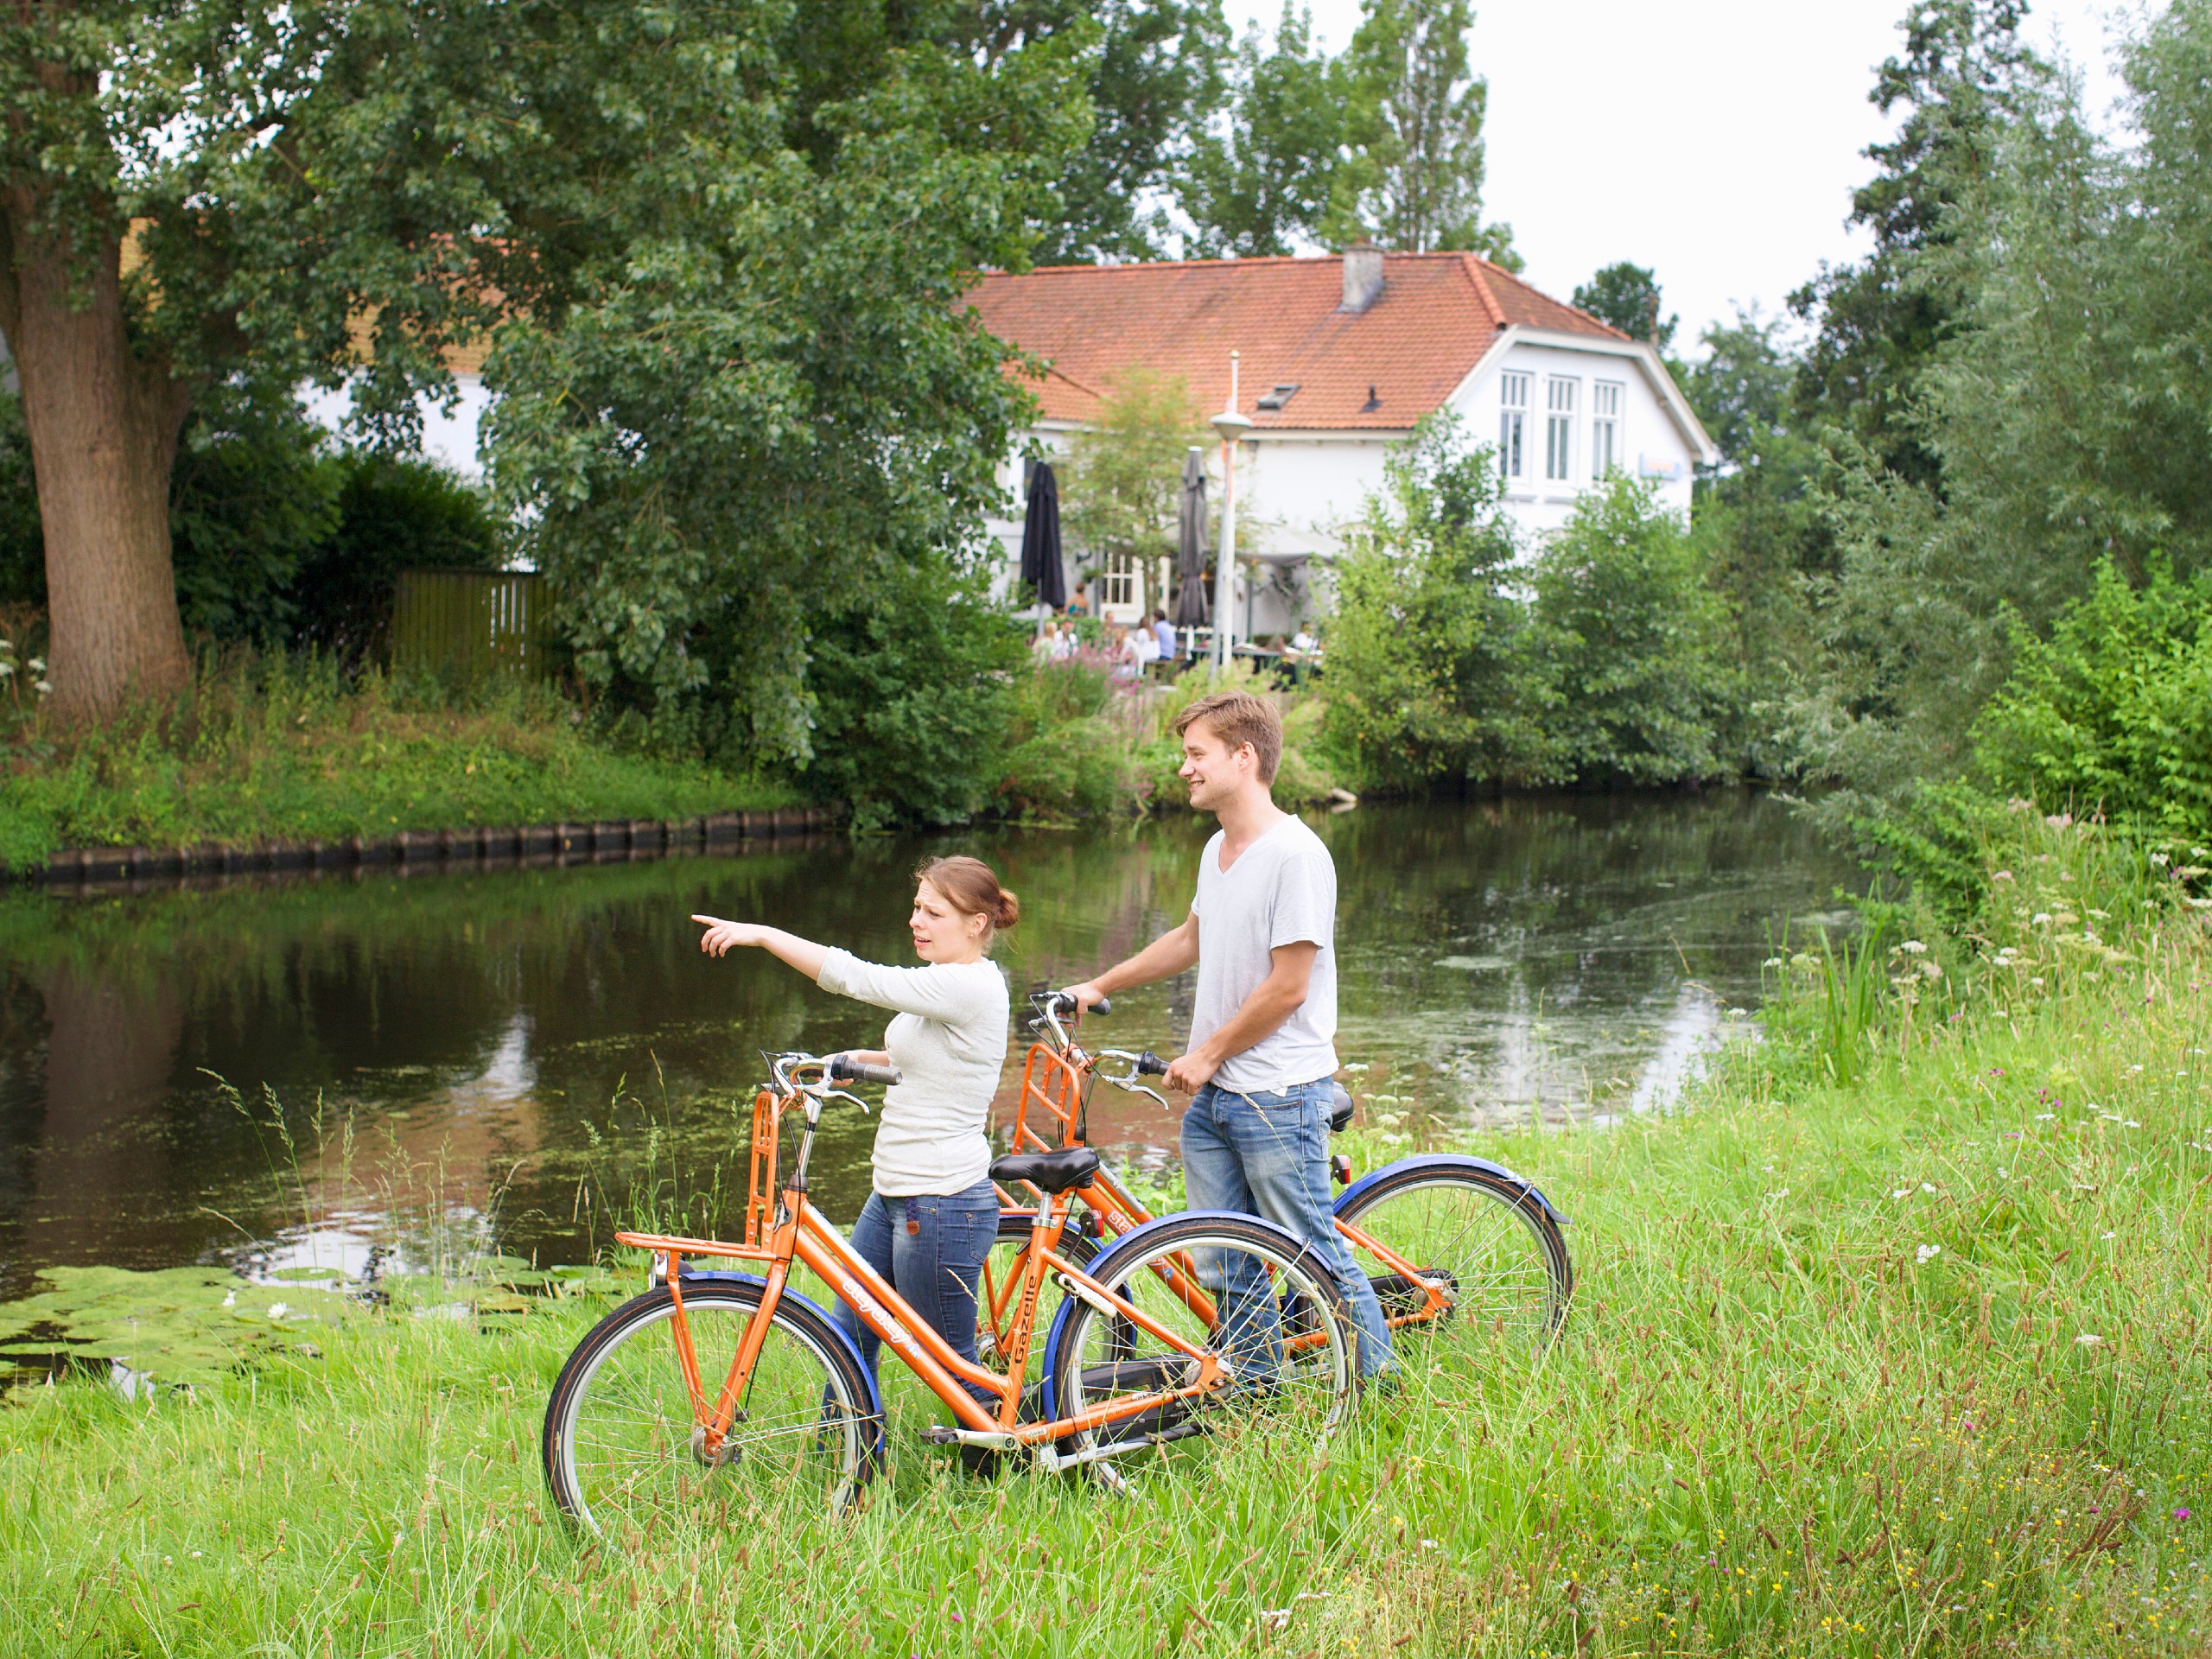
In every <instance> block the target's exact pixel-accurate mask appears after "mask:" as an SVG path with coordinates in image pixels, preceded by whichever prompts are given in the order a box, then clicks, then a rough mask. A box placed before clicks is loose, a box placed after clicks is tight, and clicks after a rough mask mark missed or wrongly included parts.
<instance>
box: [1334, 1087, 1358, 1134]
mask: <svg viewBox="0 0 2212 1659" xmlns="http://www.w3.org/2000/svg"><path fill="white" fill-rule="evenodd" d="M1330 1087H1331V1088H1332V1089H1334V1090H1336V1098H1335V1099H1333V1100H1332V1101H1331V1102H1330V1103H1329V1133H1330V1134H1331V1135H1334V1134H1336V1133H1337V1132H1338V1130H1340V1129H1342V1128H1345V1127H1346V1126H1347V1125H1348V1124H1350V1123H1351V1114H1352V1103H1351V1091H1350V1090H1347V1089H1346V1088H1345V1087H1344V1084H1341V1083H1338V1084H1330Z"/></svg>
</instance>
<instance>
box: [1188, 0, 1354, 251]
mask: <svg viewBox="0 0 2212 1659" xmlns="http://www.w3.org/2000/svg"><path fill="white" fill-rule="evenodd" d="M1228 79H1229V99H1228V107H1227V109H1226V110H1225V111H1224V114H1223V117H1222V118H1221V119H1220V120H1219V121H1218V122H1217V124H1216V126H1215V128H1214V130H1211V131H1209V132H1207V133H1205V135H1203V136H1202V137H1200V138H1199V140H1198V143H1197V146H1196V148H1195V149H1194V151H1193V153H1192V156H1191V158H1190V160H1189V162H1187V163H1186V164H1185V167H1184V168H1183V172H1182V176H1181V178H1180V179H1179V181H1178V184H1177V195H1178V198H1179V205H1180V206H1181V207H1182V209H1183V212H1184V213H1185V215H1186V216H1187V217H1188V218H1189V219H1190V220H1191V221H1192V224H1193V225H1194V226H1196V227H1197V228H1196V232H1195V234H1194V235H1193V236H1192V238H1190V240H1189V245H1188V251H1190V252H1191V253H1192V254H1193V255H1195V256H1197V257H1220V256H1223V255H1230V256H1233V257H1251V256H1258V255H1270V254H1287V253H1290V252H1292V251H1294V250H1295V249H1296V247H1297V245H1299V244H1300V243H1301V242H1308V241H1314V240H1318V239H1319V238H1321V237H1323V236H1324V235H1325V232H1326V226H1327V225H1328V219H1329V211H1330V207H1331V204H1332V200H1334V198H1335V194H1336V190H1337V178H1338V173H1339V172H1340V171H1341V170H1342V168H1343V166H1344V132H1345V106H1346V104H1347V102H1348V96H1349V93H1350V90H1351V89H1350V76H1349V73H1348V72H1347V70H1346V68H1345V66H1344V63H1343V61H1342V60H1338V59H1332V58H1331V57H1330V56H1329V55H1328V54H1326V53H1325V52H1323V51H1321V50H1319V48H1316V47H1315V46H1314V44H1313V14H1312V13H1311V12H1309V11H1306V10H1300V8H1298V7H1297V6H1295V5H1294V4H1292V3H1286V4H1285V5H1284V7H1283V10H1282V19H1281V22H1278V23H1277V24H1276V25H1275V31H1274V38H1273V39H1272V41H1270V40H1269V39H1268V38H1267V37H1266V36H1264V35H1262V34H1261V32H1260V29H1259V27H1258V26H1257V25H1256V24H1255V25H1254V26H1253V27H1252V29H1249V31H1247V32H1246V34H1245V36H1244V38H1243V41H1240V42H1239V43H1238V45H1237V48H1236V57H1235V58H1234V60H1232V61H1231V63H1230V67H1229V76H1228Z"/></svg>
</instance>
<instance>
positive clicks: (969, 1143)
mask: <svg viewBox="0 0 2212 1659" xmlns="http://www.w3.org/2000/svg"><path fill="white" fill-rule="evenodd" d="M819 983H820V985H821V987H822V988H823V990H825V991H835V992H836V993H837V994H838V995H840V996H849V997H852V998H855V1000H856V1001H861V1002H872V1003H874V1005H875V1006H876V1007H879V1008H891V1009H893V1010H895V1011H896V1012H897V1014H898V1015H899V1017H898V1018H897V1019H895V1020H893V1021H892V1022H891V1025H890V1027H889V1029H887V1031H886V1032H885V1033H883V1046H884V1047H885V1049H886V1050H887V1051H888V1052H889V1053H890V1055H891V1063H892V1064H893V1065H895V1066H897V1067H898V1068H899V1074H900V1080H899V1083H898V1084H896V1085H894V1086H893V1088H891V1089H889V1090H886V1091H885V1093H884V1096H883V1121H882V1122H881V1124H880V1126H879V1127H878V1128H877V1129H876V1132H875V1159H874V1163H875V1190H876V1191H877V1192H880V1193H882V1194H883V1196H884V1197H885V1198H915V1197H918V1196H920V1195H921V1194H923V1193H925V1192H935V1193H952V1192H965V1191H966V1190H967V1189H968V1188H969V1187H971V1186H973V1185H976V1182H978V1181H980V1180H982V1179H983V1178H984V1177H985V1176H986V1175H987V1174H988V1173H989V1171H990V1166H991V1143H990V1139H989V1136H988V1135H987V1134H986V1132H985V1128H984V1125H985V1123H986V1122H987V1121H988V1118H989V1116H990V1110H991V1099H992V1096H995V1095H996V1094H997V1093H998V1087H999V1071H1000V1070H1001V1067H1003V1066H1004V1065H1006V1051H1007V1027H1008V1024H1009V1021H1010V1019H1011V1016H1012V999H1011V997H1010V996H1009V995H1007V988H1006V976H1005V975H1004V974H1002V973H1001V972H1000V971H999V968H998V964H997V963H994V962H992V961H991V960H990V959H989V958H988V957H985V958H983V959H982V960H981V961H978V962H958V963H948V962H933V963H929V964H928V965H927V966H925V967H921V968H886V967H884V966H882V965H881V964H880V963H873V962H862V961H861V959H860V958H859V957H855V956H854V955H853V954H852V953H851V952H850V951H849V950H831V951H830V952H829V955H828V956H827V957H823V962H822V973H821V976H820V979H819Z"/></svg>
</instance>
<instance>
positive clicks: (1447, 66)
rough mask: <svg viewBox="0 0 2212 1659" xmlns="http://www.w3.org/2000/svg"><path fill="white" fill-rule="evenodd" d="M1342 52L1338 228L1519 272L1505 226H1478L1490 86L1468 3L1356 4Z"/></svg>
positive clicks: (1369, 0)
mask: <svg viewBox="0 0 2212 1659" xmlns="http://www.w3.org/2000/svg"><path fill="white" fill-rule="evenodd" d="M1362 10H1363V17H1362V19H1361V22H1360V25H1359V28H1358V29H1357V32H1355V33H1354V35H1352V40H1351V48H1350V49H1349V51H1348V52H1347V53H1346V57H1347V59H1348V61H1349V67H1350V68H1351V74H1352V83H1353V95H1352V98H1351V105H1350V108H1349V111H1348V118H1349V123H1350V137H1351V139H1352V141H1353V143H1355V144H1356V145H1357V147H1358V150H1359V154H1358V156H1357V160H1356V161H1355V162H1354V163H1353V164H1352V165H1351V166H1350V167H1348V168H1346V169H1345V171H1344V174H1343V175H1342V178H1341V183H1340V188H1339V192H1338V206H1337V210H1336V213H1335V218H1336V220H1337V222H1338V226H1339V228H1340V232H1348V231H1349V230H1350V229H1351V228H1352V227H1354V226H1360V227H1364V228H1365V229H1366V230H1368V231H1369V232H1371V233H1372V234H1373V235H1374V236H1375V238H1376V240H1378V241H1380V242H1381V243H1383V245H1385V246H1386V247H1390V248H1395V249H1397V250H1399V251H1403V252H1407V253H1427V252H1431V251H1435V250H1437V249H1444V248H1464V249H1471V250H1472V251H1476V252H1478V253H1482V254H1485V255H1487V256H1489V257H1491V258H1493V259H1496V260H1497V261H1498V263H1499V264H1504V265H1506V266H1507V267H1508V268H1509V269H1511V270H1518V269H1520V264H1521V261H1520V259H1519V257H1518V256H1516V254H1515V253H1514V252H1513V230H1512V226H1509V225H1502V224H1499V225H1487V226H1486V225H1484V223H1483V222H1482V191H1483V164H1484V156H1483V114H1484V109H1485V107H1486V106H1487V105H1488V103H1489V99H1490V83H1489V82H1488V81H1486V80H1484V79H1483V78H1482V77H1481V76H1479V75H1478V74H1475V73H1473V72H1472V69H1471V67H1470V60H1469V57H1468V51H1467V35H1468V31H1469V30H1470V29H1472V28H1473V27H1474V12H1473V11H1472V10H1471V8H1470V7H1469V6H1468V4H1467V0H1363V7H1362Z"/></svg>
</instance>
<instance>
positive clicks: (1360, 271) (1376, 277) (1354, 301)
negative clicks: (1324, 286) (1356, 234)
mask: <svg viewBox="0 0 2212 1659" xmlns="http://www.w3.org/2000/svg"><path fill="white" fill-rule="evenodd" d="M1382 292H1383V250H1382V249H1380V248H1378V247H1376V245H1374V244H1373V243H1372V242H1370V241H1369V240H1368V239H1367V238H1365V237H1361V238H1359V240H1358V241H1357V242H1355V243H1353V244H1352V245H1351V246H1350V247H1348V248H1346V249H1345V250H1344V303H1343V304H1342V305H1341V306H1339V307H1338V310H1341V311H1349V312H1351V313H1352V314H1353V315H1355V316H1357V315H1358V314H1359V313H1360V312H1362V311H1364V310H1366V309H1367V308H1368V307H1369V306H1370V305H1372V304H1374V303H1375V302H1376V298H1377V297H1378V296H1380V295H1381V294H1382Z"/></svg>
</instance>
